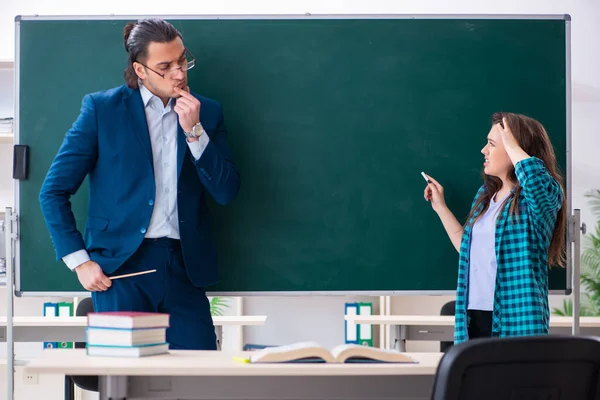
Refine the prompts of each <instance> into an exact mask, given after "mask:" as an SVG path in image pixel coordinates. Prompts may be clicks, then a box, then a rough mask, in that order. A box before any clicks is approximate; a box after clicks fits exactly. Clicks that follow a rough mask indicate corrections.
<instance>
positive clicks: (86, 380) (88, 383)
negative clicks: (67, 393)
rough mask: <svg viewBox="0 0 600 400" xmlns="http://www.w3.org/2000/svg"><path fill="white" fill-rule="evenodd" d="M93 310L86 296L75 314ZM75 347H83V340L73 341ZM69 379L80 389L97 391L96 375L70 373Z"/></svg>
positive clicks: (78, 314) (79, 315)
mask: <svg viewBox="0 0 600 400" xmlns="http://www.w3.org/2000/svg"><path fill="white" fill-rule="evenodd" d="M91 312H94V302H93V301H92V298H91V297H86V298H84V299H83V300H81V301H80V302H79V304H78V305H77V310H76V311H75V315H76V316H78V317H85V316H86V315H88V313H91ZM75 348H76V349H85V342H75ZM67 378H68V377H67ZM70 378H71V381H72V382H73V383H74V384H75V385H77V386H79V387H80V388H81V389H84V390H89V391H91V392H97V391H98V376H85V375H72V376H70Z"/></svg>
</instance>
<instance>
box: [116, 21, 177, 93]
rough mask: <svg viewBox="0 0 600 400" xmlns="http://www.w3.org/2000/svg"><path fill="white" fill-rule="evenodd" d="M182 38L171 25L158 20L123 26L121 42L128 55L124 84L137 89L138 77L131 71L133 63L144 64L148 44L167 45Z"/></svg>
mask: <svg viewBox="0 0 600 400" xmlns="http://www.w3.org/2000/svg"><path fill="white" fill-rule="evenodd" d="M178 37H179V38H182V36H181V33H179V31H178V30H177V29H175V27H174V26H173V25H171V24H170V23H168V22H167V21H164V20H162V19H158V18H148V19H142V20H139V21H138V22H136V23H133V22H131V23H129V24H127V25H125V29H124V30H123V42H124V44H125V50H127V53H129V58H128V62H127V68H126V69H125V83H127V86H129V87H130V88H132V89H137V88H138V76H137V74H136V73H135V70H134V69H133V63H134V62H139V63H145V62H146V59H147V57H148V46H150V43H153V42H154V43H169V42H172V41H173V40H175V39H176V38H178Z"/></svg>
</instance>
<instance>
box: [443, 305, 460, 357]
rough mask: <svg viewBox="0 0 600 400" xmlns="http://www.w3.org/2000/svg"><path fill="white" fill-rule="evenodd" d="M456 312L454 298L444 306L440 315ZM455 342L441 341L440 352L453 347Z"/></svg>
mask: <svg viewBox="0 0 600 400" xmlns="http://www.w3.org/2000/svg"><path fill="white" fill-rule="evenodd" d="M455 313H456V301H455V300H452V301H449V302H447V303H446V304H444V305H443V306H442V309H441V310H440V315H454V314H455ZM453 344H454V342H440V352H442V353H445V352H447V351H448V349H450V347H452V345H453Z"/></svg>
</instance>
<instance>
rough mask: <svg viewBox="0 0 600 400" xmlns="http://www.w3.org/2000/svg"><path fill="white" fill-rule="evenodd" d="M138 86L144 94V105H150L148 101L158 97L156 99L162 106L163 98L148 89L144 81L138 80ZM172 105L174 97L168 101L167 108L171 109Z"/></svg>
mask: <svg viewBox="0 0 600 400" xmlns="http://www.w3.org/2000/svg"><path fill="white" fill-rule="evenodd" d="M138 86H139V88H140V94H141V95H142V101H143V102H144V107H148V103H149V102H150V100H152V99H153V98H156V100H158V101H159V102H160V105H161V106H162V100H161V99H159V98H158V97H157V96H156V95H154V94H153V93H152V92H151V91H150V90H148V88H147V87H146V86H144V84H143V83H142V81H141V80H139V81H138ZM156 100H155V101H156ZM172 105H173V99H169V102H168V103H167V106H166V107H165V108H166V109H168V110H169V111H170V109H171V107H172Z"/></svg>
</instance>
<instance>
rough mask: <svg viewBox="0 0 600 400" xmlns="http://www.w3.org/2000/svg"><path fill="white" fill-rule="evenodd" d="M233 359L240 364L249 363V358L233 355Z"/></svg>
mask: <svg viewBox="0 0 600 400" xmlns="http://www.w3.org/2000/svg"><path fill="white" fill-rule="evenodd" d="M233 361H235V362H239V363H242V364H250V359H249V358H245V357H233Z"/></svg>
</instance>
